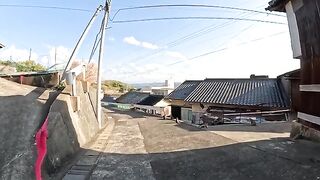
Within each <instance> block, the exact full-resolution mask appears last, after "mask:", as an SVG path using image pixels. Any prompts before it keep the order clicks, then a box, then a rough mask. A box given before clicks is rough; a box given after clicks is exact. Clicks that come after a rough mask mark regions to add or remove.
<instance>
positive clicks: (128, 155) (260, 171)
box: [90, 111, 320, 180]
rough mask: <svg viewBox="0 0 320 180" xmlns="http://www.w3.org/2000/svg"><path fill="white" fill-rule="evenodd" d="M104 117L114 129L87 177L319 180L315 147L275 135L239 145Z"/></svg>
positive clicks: (143, 120)
mask: <svg viewBox="0 0 320 180" xmlns="http://www.w3.org/2000/svg"><path fill="white" fill-rule="evenodd" d="M109 115H110V116H112V117H113V118H114V119H116V121H115V126H114V129H113V131H112V132H111V133H110V136H109V138H108V140H107V143H106V145H105V149H104V150H103V151H102V152H101V153H100V156H99V158H98V161H97V164H96V167H95V168H94V169H93V172H92V174H91V177H90V178H91V179H163V180H167V179H184V180H185V179H216V180H229V179H230V180H248V179H255V180H257V179H259V180H270V179H274V180H289V179H290V180H303V179H306V180H319V179H320V153H319V152H320V145H319V144H316V143H312V142H309V141H304V140H299V141H290V140H289V139H288V138H284V137H280V138H275V137H274V136H273V137H272V139H268V140H257V141H252V142H239V141H237V140H236V139H237V138H234V139H233V138H232V136H231V135H230V134H229V136H228V137H224V136H222V135H218V134H216V133H214V132H210V131H207V130H201V129H198V128H196V127H192V126H189V125H186V124H179V125H178V124H176V123H175V122H174V121H171V120H160V119H159V118H157V117H152V116H146V115H143V114H140V113H136V112H121V111H113V112H112V111H111V112H109ZM243 133H246V132H245V131H244V132H243ZM251 133H252V131H251ZM251 136H252V134H251V135H250V137H251Z"/></svg>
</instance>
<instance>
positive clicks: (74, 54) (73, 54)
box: [60, 6, 102, 81]
mask: <svg viewBox="0 0 320 180" xmlns="http://www.w3.org/2000/svg"><path fill="white" fill-rule="evenodd" d="M101 9H102V6H99V7H98V8H97V10H96V12H95V13H94V14H93V16H92V18H91V19H90V21H89V23H88V25H87V27H86V28H85V30H84V31H83V33H82V34H81V36H80V39H79V40H78V42H77V44H76V46H75V48H74V49H73V51H72V53H71V56H70V58H69V61H68V63H67V65H66V67H65V68H64V71H63V74H62V77H61V79H60V81H63V80H64V79H65V76H66V72H67V71H68V70H69V68H70V66H71V64H72V63H73V60H74V57H75V56H76V54H77V53H78V50H79V48H80V46H81V45H82V43H83V40H84V38H85V37H86V36H87V34H88V31H89V29H90V28H91V26H92V23H93V22H94V20H95V19H96V17H97V15H98V13H99V12H100V11H101Z"/></svg>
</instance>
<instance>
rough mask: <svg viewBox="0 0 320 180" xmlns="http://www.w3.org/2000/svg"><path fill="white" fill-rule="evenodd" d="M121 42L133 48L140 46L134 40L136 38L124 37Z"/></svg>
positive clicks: (139, 43) (138, 42)
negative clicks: (133, 46)
mask: <svg viewBox="0 0 320 180" xmlns="http://www.w3.org/2000/svg"><path fill="white" fill-rule="evenodd" d="M123 42H125V43H127V44H131V45H135V46H140V45H141V42H140V41H138V40H136V38H134V37H133V36H130V37H125V38H124V39H123Z"/></svg>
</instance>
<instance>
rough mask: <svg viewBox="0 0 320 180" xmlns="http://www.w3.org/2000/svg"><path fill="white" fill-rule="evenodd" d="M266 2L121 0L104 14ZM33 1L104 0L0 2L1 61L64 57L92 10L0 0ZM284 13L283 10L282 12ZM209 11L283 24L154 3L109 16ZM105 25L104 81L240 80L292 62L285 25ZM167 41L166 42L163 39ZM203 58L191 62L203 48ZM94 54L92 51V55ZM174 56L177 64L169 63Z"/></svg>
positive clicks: (45, 1) (295, 64)
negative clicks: (109, 12) (187, 37)
mask: <svg viewBox="0 0 320 180" xmlns="http://www.w3.org/2000/svg"><path fill="white" fill-rule="evenodd" d="M267 3H268V1H266V0H255V1H252V0H216V1H212V0H211V1H210V0H202V1H199V0H198V1H195V0H193V1H191V0H187V1H186V0H184V1H182V0H177V1H174V2H173V1H172V0H171V1H169V0H162V1H157V2H155V1H153V2H152V1H147V0H140V1H124V0H122V1H121V0H118V1H116V0H114V1H113V2H112V12H111V16H112V15H113V14H114V13H115V11H116V10H117V9H119V8H124V7H132V6H141V5H156V4H208V5H221V6H231V7H240V8H247V9H254V10H260V11H264V8H265V7H266V6H267ZM8 4H18V5H37V6H59V7H70V8H81V9H88V10H92V11H94V10H95V9H96V8H97V7H98V5H99V4H104V2H103V1H97V0H90V1H89V0H85V1H75V0H68V1H62V0H55V1H52V0H51V1H49V0H42V1H40V0H29V1H25V0H24V1H22V0H10V1H9V0H2V1H1V2H0V9H1V10H0V11H1V14H2V15H1V16H0V22H2V23H1V24H0V29H1V31H0V42H1V43H3V44H5V45H6V48H4V49H2V50H1V51H0V58H1V59H10V57H11V59H12V60H16V61H19V60H23V59H27V58H28V51H29V48H32V52H33V53H32V58H33V59H35V60H36V61H38V62H40V63H42V64H44V65H46V66H50V65H53V63H54V61H53V57H54V49H55V48H56V49H57V57H58V61H59V62H63V61H66V60H67V59H68V57H69V56H70V53H71V51H72V48H73V47H74V46H75V43H76V41H77V39H78V38H79V36H80V34H81V32H82V31H83V29H84V28H85V26H86V24H87V23H88V21H89V19H90V18H91V16H92V13H93V12H79V11H65V10H56V9H38V8H12V7H3V6H1V5H8ZM283 15H285V14H283ZM182 16H214V17H243V18H251V19H260V20H269V21H277V22H283V23H287V21H286V18H285V17H278V16H272V15H268V16H267V15H266V14H257V13H248V12H243V11H235V10H226V9H213V8H157V9H142V10H130V11H121V12H120V13H119V14H118V15H117V16H116V17H115V20H128V19H142V18H157V17H182ZM101 17H102V13H101V14H100V15H99V17H98V18H97V20H96V22H95V23H94V24H93V28H92V29H91V31H90V32H89V34H88V37H87V39H86V40H85V42H84V44H83V46H82V48H81V49H80V52H79V54H78V56H77V59H79V60H84V61H85V60H87V59H88V57H89V54H90V51H91V47H92V44H93V40H94V37H95V34H96V33H97V31H98V26H99V23H100V22H101ZM109 26H110V27H111V29H108V30H107V34H106V47H105V59H104V62H103V75H104V79H117V80H121V81H125V82H129V83H136V82H161V81H164V80H165V79H168V78H173V79H174V80H175V81H183V80H186V79H203V78H206V77H208V78H209V77H210V78H246V77H249V75H250V74H253V73H255V74H267V75H269V76H271V77H276V76H277V75H279V74H282V73H284V72H286V71H290V70H293V69H296V68H299V61H298V60H294V59H292V51H291V46H290V36H289V32H288V26H287V25H279V24H270V23H260V22H248V21H232V20H167V21H153V22H138V23H124V24H116V23H112V22H111V23H110V24H109ZM201 29H204V30H203V31H202V32H200V33H198V35H197V36H195V37H193V38H189V39H188V40H186V41H181V42H180V41H179V42H178V43H174V44H172V42H176V40H178V39H180V38H182V37H185V36H187V35H189V34H191V33H194V32H197V31H199V30H201ZM170 43H171V44H170ZM217 50H220V51H218V52H216V53H212V54H210V55H207V56H202V57H200V58H197V59H193V60H190V59H191V58H193V57H196V56H198V55H201V54H205V53H207V52H212V51H217ZM96 59H97V57H95V60H96ZM175 62H179V63H177V64H175V65H171V64H174V63H175Z"/></svg>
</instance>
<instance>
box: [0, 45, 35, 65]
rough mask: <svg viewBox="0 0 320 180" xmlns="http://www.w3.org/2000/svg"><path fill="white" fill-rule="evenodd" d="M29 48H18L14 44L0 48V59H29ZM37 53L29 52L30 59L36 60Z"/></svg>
mask: <svg viewBox="0 0 320 180" xmlns="http://www.w3.org/2000/svg"><path fill="white" fill-rule="evenodd" d="M29 54H30V50H29V49H18V48H16V47H15V46H14V45H12V46H9V47H7V48H4V49H1V51H0V59H2V60H10V59H11V60H13V61H24V60H28V59H29ZM38 57H39V56H38V54H37V53H35V52H31V59H32V60H37V59H38Z"/></svg>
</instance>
